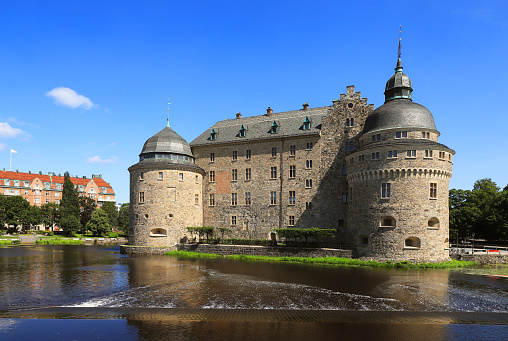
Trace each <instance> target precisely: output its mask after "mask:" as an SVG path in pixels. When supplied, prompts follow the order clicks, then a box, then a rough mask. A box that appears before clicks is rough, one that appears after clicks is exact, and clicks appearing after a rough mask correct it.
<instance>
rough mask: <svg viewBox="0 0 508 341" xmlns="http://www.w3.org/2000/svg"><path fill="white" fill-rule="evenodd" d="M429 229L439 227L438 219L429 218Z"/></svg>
mask: <svg viewBox="0 0 508 341" xmlns="http://www.w3.org/2000/svg"><path fill="white" fill-rule="evenodd" d="M427 226H428V227H429V229H438V228H439V219H437V218H436V217H433V218H430V219H429V222H428V224H427Z"/></svg>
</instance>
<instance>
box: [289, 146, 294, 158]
mask: <svg viewBox="0 0 508 341" xmlns="http://www.w3.org/2000/svg"><path fill="white" fill-rule="evenodd" d="M289 155H290V156H295V155H296V146H290V147H289Z"/></svg>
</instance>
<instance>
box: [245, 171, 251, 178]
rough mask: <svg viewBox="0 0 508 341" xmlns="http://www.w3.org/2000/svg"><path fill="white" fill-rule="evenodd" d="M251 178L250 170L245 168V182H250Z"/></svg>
mask: <svg viewBox="0 0 508 341" xmlns="http://www.w3.org/2000/svg"><path fill="white" fill-rule="evenodd" d="M250 178H251V169H250V168H245V180H250Z"/></svg>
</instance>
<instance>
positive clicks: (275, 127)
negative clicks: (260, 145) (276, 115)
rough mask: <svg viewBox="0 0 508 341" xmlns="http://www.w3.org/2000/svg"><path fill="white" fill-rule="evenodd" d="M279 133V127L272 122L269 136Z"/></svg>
mask: <svg viewBox="0 0 508 341" xmlns="http://www.w3.org/2000/svg"><path fill="white" fill-rule="evenodd" d="M278 132H279V126H278V125H277V122H275V120H274V121H273V122H272V125H271V126H270V134H277V133H278Z"/></svg>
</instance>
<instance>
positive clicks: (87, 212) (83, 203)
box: [79, 196, 97, 227]
mask: <svg viewBox="0 0 508 341" xmlns="http://www.w3.org/2000/svg"><path fill="white" fill-rule="evenodd" d="M96 208H97V204H96V203H95V200H93V199H92V198H89V197H85V196H83V197H79V222H80V223H81V226H83V227H86V224H87V223H88V222H89V221H90V219H92V214H93V212H94V211H95V209H96Z"/></svg>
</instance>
